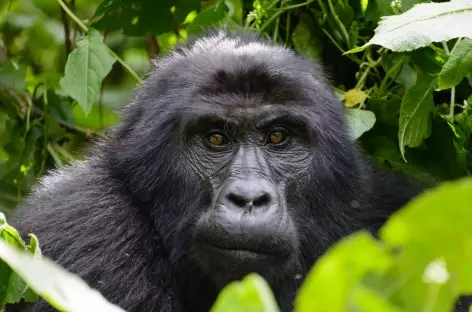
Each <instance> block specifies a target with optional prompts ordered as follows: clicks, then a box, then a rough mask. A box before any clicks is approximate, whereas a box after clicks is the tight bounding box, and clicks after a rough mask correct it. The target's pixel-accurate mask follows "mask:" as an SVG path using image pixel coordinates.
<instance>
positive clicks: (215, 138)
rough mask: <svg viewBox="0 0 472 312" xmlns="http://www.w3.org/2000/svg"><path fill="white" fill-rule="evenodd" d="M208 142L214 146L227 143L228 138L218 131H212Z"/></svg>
mask: <svg viewBox="0 0 472 312" xmlns="http://www.w3.org/2000/svg"><path fill="white" fill-rule="evenodd" d="M207 140H208V143H210V144H211V145H214V146H221V145H224V144H226V143H227V140H226V138H225V136H224V135H222V134H221V133H218V132H213V133H210V134H209V135H208V136H207Z"/></svg>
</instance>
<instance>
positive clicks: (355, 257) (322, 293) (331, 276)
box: [294, 231, 392, 312]
mask: <svg viewBox="0 0 472 312" xmlns="http://www.w3.org/2000/svg"><path fill="white" fill-rule="evenodd" d="M391 265H392V258H391V257H390V255H388V254H387V253H386V252H385V250H384V249H383V248H382V246H381V245H380V243H378V242H377V241H376V240H375V238H374V237H372V236H371V235H370V234H368V233H366V232H364V231H361V232H358V233H355V234H353V235H351V236H348V237H346V238H345V239H343V240H342V241H340V242H338V243H337V244H335V245H334V246H333V247H331V249H330V250H329V251H328V252H327V253H326V254H325V255H323V256H322V257H321V258H320V259H319V260H318V261H317V263H316V264H315V266H314V267H313V268H312V269H311V271H310V273H309V274H308V276H307V278H306V279H305V282H304V283H303V285H302V286H301V288H300V290H299V292H298V295H297V298H296V299H295V309H294V311H295V312H316V311H348V310H346V306H347V304H348V303H349V302H350V300H351V296H353V293H352V292H353V290H354V289H355V287H357V286H358V285H359V284H360V283H361V282H362V280H363V278H364V276H365V275H366V274H367V273H370V274H373V275H374V276H375V275H381V274H383V272H385V271H386V270H387V269H388V268H389V267H390V266H391ZM357 296H359V294H357ZM354 300H362V298H354ZM354 310H355V309H354Z"/></svg>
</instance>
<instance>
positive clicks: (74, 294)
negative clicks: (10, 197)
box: [0, 240, 123, 312]
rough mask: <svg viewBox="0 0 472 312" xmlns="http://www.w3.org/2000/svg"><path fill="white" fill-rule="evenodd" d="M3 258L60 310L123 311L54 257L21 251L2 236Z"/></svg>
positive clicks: (0, 252) (38, 292)
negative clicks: (42, 257)
mask: <svg viewBox="0 0 472 312" xmlns="http://www.w3.org/2000/svg"><path fill="white" fill-rule="evenodd" d="M0 258H1V259H2V260H4V261H5V262H6V263H8V265H9V266H10V267H11V268H12V269H13V270H14V271H15V272H16V273H18V274H19V275H20V276H21V277H22V278H23V279H24V280H25V281H27V282H28V284H29V285H30V286H31V288H32V289H34V290H35V292H36V293H37V294H39V295H40V296H41V297H43V298H44V299H45V300H47V301H48V302H49V303H50V304H51V305H52V306H53V307H55V308H56V309H58V310H60V311H84V312H85V311H104V312H105V311H110V312H111V311H113V312H118V311H123V310H122V309H120V308H118V307H117V306H115V305H112V304H111V303H109V302H107V301H106V300H105V298H103V296H102V295H101V294H100V293H99V292H97V291H96V290H93V289H91V288H89V287H88V286H87V284H86V283H85V282H84V281H82V280H81V279H80V278H78V277H77V276H75V275H73V274H71V273H69V272H67V271H65V270H64V269H62V268H60V267H59V266H58V265H56V264H55V263H53V262H52V261H50V260H48V259H38V258H35V257H32V256H31V255H29V254H27V253H25V252H20V251H18V250H17V249H15V248H13V247H12V246H10V245H8V244H6V243H5V242H4V241H2V240H0Z"/></svg>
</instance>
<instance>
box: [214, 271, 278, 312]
mask: <svg viewBox="0 0 472 312" xmlns="http://www.w3.org/2000/svg"><path fill="white" fill-rule="evenodd" d="M236 311H247V312H256V311H257V312H259V311H260V312H278V311H279V308H278V307H277V302H276V301H275V298H274V295H273V294H272V291H271V289H270V287H269V285H268V284H267V282H266V281H265V280H264V279H263V278H262V277H260V276H259V275H257V274H250V275H248V276H246V277H245V278H244V279H243V280H242V281H238V282H233V283H231V284H229V285H227V286H226V287H225V288H224V289H223V290H222V291H221V292H220V294H219V296H218V298H217V299H216V302H215V304H214V305H213V307H212V309H211V312H236Z"/></svg>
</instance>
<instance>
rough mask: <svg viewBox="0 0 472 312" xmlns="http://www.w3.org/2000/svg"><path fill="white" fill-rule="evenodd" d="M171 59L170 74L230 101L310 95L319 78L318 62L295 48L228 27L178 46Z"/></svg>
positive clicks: (277, 100)
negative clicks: (231, 32) (229, 33)
mask: <svg viewBox="0 0 472 312" xmlns="http://www.w3.org/2000/svg"><path fill="white" fill-rule="evenodd" d="M169 63H173V66H170V67H171V70H170V71H169V72H168V74H169V75H172V76H174V77H176V76H180V77H179V79H176V80H177V81H183V80H185V81H187V84H188V85H193V86H194V87H195V89H194V90H193V93H194V95H195V96H200V97H205V96H215V95H218V96H221V98H223V97H225V96H226V98H225V101H227V102H228V103H227V104H228V105H229V104H230V102H233V103H234V104H239V105H244V106H253V105H256V104H257V102H263V103H264V104H280V103H283V102H290V101H297V100H302V99H307V98H308V96H307V94H306V92H307V91H308V89H309V88H310V87H313V86H314V85H316V84H319V81H317V78H316V77H315V76H316V74H315V73H314V71H313V69H314V68H313V65H314V64H312V63H310V62H307V61H306V60H304V59H303V58H301V57H299V56H298V55H296V54H295V53H294V52H292V51H291V50H289V49H286V48H284V47H282V46H279V45H277V46H272V45H270V44H268V43H265V42H259V41H254V39H251V38H249V39H248V38H246V37H244V36H242V37H227V36H225V33H223V32H221V33H217V34H216V35H214V36H210V37H204V38H201V39H198V40H197V41H195V42H194V43H193V44H192V45H191V46H190V47H188V48H184V49H180V50H177V51H176V52H174V54H173V55H171V57H170V62H169ZM171 79H172V78H171Z"/></svg>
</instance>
